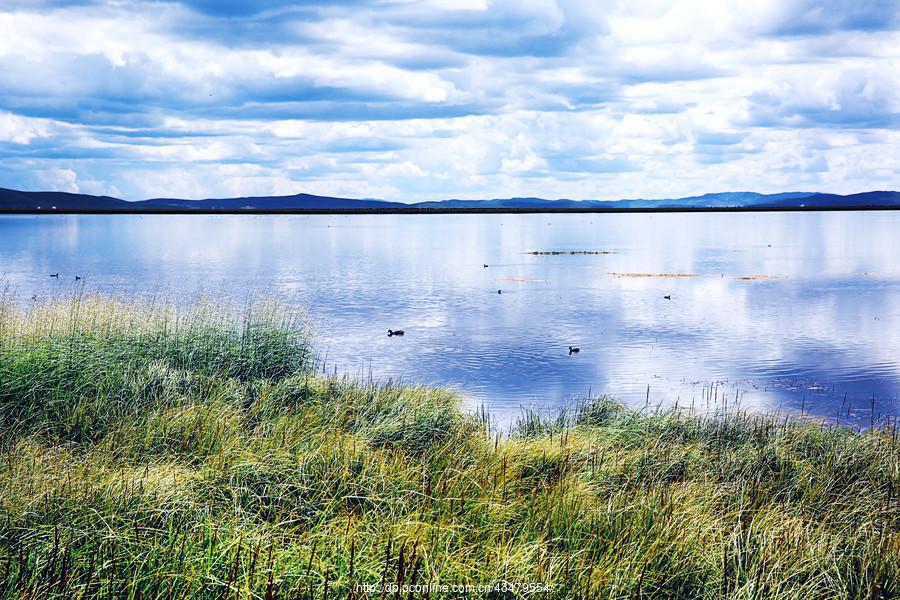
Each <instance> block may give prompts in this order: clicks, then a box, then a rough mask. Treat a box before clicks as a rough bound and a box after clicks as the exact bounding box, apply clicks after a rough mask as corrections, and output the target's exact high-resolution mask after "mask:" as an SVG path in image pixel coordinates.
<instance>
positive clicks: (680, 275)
mask: <svg viewBox="0 0 900 600" xmlns="http://www.w3.org/2000/svg"><path fill="white" fill-rule="evenodd" d="M609 274H610V275H612V276H613V277H701V275H700V274H699V273H612V272H611V273H609Z"/></svg>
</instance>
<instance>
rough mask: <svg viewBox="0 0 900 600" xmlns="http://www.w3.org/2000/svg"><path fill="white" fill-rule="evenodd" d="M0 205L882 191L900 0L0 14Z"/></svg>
mask: <svg viewBox="0 0 900 600" xmlns="http://www.w3.org/2000/svg"><path fill="white" fill-rule="evenodd" d="M0 186H3V187H14V188H20V189H31V190H36V189H42V190H48V189H52V190H63V191H80V192H85V193H95V194H110V195H116V196H120V197H124V198H127V199H139V198H148V197H159V196H179V197H195V198H203V197H211V196H235V195H261V194H289V193H296V192H301V191H304V192H309V193H318V194H327V195H344V196H354V197H379V198H384V199H389V200H399V201H420V200H434V199H442V198H448V197H456V198H484V197H506V196H514V195H540V196H545V197H568V198H596V199H612V198H622V197H645V198H654V197H675V196H686V195H692V194H699V193H704V192H710V191H723V190H738V189H750V190H755V191H760V192H773V191H785V190H808V191H817V190H826V191H832V192H838V193H851V192H857V191H863V190H870V189H886V188H893V189H897V188H900V1H898V0H831V1H830V2H816V1H812V0H760V1H759V2H752V3H751V2H746V1H738V0H722V1H720V2H717V3H713V4H711V3H708V2H700V1H699V0H693V1H677V2H676V1H674V0H669V1H664V0H648V1H646V2H640V3H635V2H628V1H625V0H598V1H596V2H583V1H580V0H417V1H414V0H355V1H347V2H324V1H319V0H302V1H300V2H296V1H295V2H288V1H284V0H262V1H259V2H244V1H239V0H184V1H181V2H161V1H144V2H137V1H130V0H110V1H105V2H103V1H91V0H82V1H75V2H53V1H49V0H7V1H6V2H4V3H3V6H2V7H0Z"/></svg>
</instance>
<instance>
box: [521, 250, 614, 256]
mask: <svg viewBox="0 0 900 600" xmlns="http://www.w3.org/2000/svg"><path fill="white" fill-rule="evenodd" d="M525 254H531V255H532V256H559V255H560V254H570V255H572V254H618V252H613V251H610V250H548V251H538V250H533V251H531V252H526V253H525Z"/></svg>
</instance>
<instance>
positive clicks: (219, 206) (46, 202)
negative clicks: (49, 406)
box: [0, 188, 900, 213]
mask: <svg viewBox="0 0 900 600" xmlns="http://www.w3.org/2000/svg"><path fill="white" fill-rule="evenodd" d="M895 207H896V208H900V192H893V191H873V192H863V193H859V194H850V195H839V194H824V193H813V192H784V193H779V194H759V193H756V192H721V193H712V194H704V195H702V196H689V197H686V198H672V199H661V200H648V199H625V200H570V199H559V200H547V199H544V198H533V197H525V198H521V197H517V198H494V199H490V200H459V199H451V200H441V201H436V202H418V203H413V204H406V203H402V202H388V201H384V200H370V199H366V200H359V199H353V198H338V197H330V196H316V195H312V194H294V195H290V196H247V197H240V198H207V199H203V200H187V199H183V198H151V199H149V200H139V201H133V202H131V201H126V200H122V199H119V198H112V197H110V196H91V195H88V194H71V193H67V192H26V191H20V190H10V189H5V188H0V212H7V213H44V212H58V213H66V212H98V213H107V212H109V213H115V212H144V213H153V212H165V213H171V212H185V213H192V212H194V213H215V212H290V211H321V212H328V211H352V212H355V211H379V212H393V211H417V212H428V211H429V210H439V211H468V210H484V209H487V210H511V211H533V210H537V211H544V210H547V211H557V210H563V211H565V210H599V211H607V210H648V209H650V210H666V209H671V210H679V209H713V210H714V209H723V210H728V209H759V210H777V209H779V208H783V209H822V210H828V209H834V208H844V209H846V208H895Z"/></svg>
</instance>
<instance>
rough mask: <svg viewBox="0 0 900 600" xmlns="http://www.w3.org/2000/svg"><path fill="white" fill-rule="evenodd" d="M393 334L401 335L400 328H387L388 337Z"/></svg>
mask: <svg viewBox="0 0 900 600" xmlns="http://www.w3.org/2000/svg"><path fill="white" fill-rule="evenodd" d="M395 335H403V330H402V329H397V330H394V329H388V337H394V336H395Z"/></svg>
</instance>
